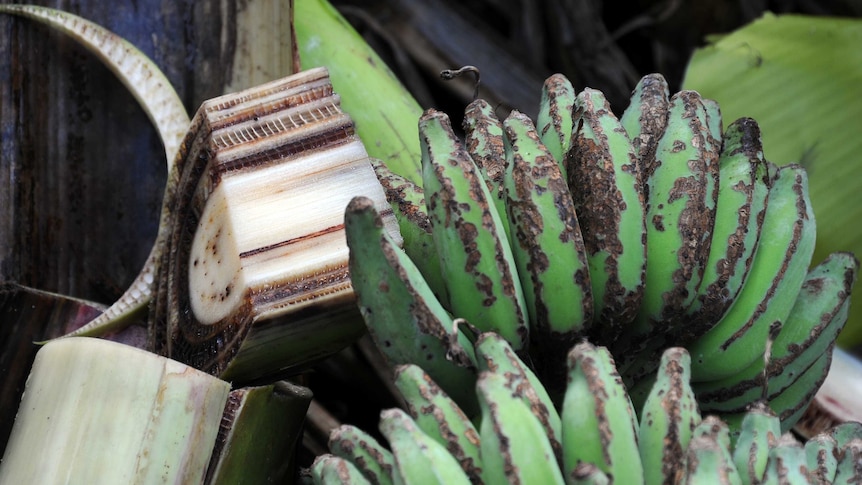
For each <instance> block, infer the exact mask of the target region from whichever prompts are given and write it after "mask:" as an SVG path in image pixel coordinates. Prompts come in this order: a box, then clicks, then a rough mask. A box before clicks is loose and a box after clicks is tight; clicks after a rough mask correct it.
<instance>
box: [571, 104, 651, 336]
mask: <svg viewBox="0 0 862 485" xmlns="http://www.w3.org/2000/svg"><path fill="white" fill-rule="evenodd" d="M575 107H576V110H575V112H574V113H573V117H574V125H575V133H574V135H573V136H572V140H571V146H570V147H569V150H568V152H566V156H565V162H564V165H565V167H566V173H567V177H568V184H569V190H570V191H571V194H572V199H573V202H574V207H575V211H576V212H577V217H578V222H579V223H580V229H581V234H582V235H583V239H584V246H585V249H586V253H587V260H588V263H589V274H590V282H591V286H592V291H593V304H594V307H595V309H594V311H593V321H594V322H593V327H592V330H591V338H592V339H593V340H594V341H597V342H613V341H615V340H616V338H617V336H619V335H620V334H622V333H623V332H627V327H628V325H629V323H630V322H631V321H633V320H634V318H635V317H636V315H637V312H638V309H639V308H640V306H641V300H642V297H643V294H644V279H645V277H646V274H645V270H646V236H645V234H646V228H645V225H644V224H645V222H644V193H643V188H642V187H643V179H642V177H641V172H640V169H639V168H638V159H637V157H636V154H635V151H634V148H633V146H632V144H631V142H630V140H629V138H628V135H627V134H626V132H625V130H624V129H623V127H622V125H621V124H620V122H619V120H617V118H616V116H614V114H613V112H611V109H610V105H609V104H608V102H607V100H605V97H604V95H602V93H601V92H600V91H596V90H594V89H585V90H584V91H583V92H582V93H580V94H579V95H578V98H577V103H576V105H575Z"/></svg>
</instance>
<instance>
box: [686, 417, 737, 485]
mask: <svg viewBox="0 0 862 485" xmlns="http://www.w3.org/2000/svg"><path fill="white" fill-rule="evenodd" d="M729 448H730V434H729V430H728V428H727V425H726V424H725V423H724V422H723V421H721V420H720V419H718V418H717V417H715V416H707V417H705V418H704V419H703V421H701V423H700V424H699V425H698V426H697V428H695V430H694V432H693V434H692V438H691V441H690V442H689V444H688V448H687V449H686V451H685V455H684V457H683V464H682V474H681V475H682V477H681V479H680V480H677V483H683V484H690V485H694V484H704V485H706V484H722V485H737V484H739V485H741V484H742V477H740V475H739V471H738V470H737V469H736V466H735V465H734V463H733V458H732V457H731V456H730V450H729Z"/></svg>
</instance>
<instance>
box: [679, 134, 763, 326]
mask: <svg viewBox="0 0 862 485" xmlns="http://www.w3.org/2000/svg"><path fill="white" fill-rule="evenodd" d="M718 164H719V183H718V201H717V202H716V216H715V226H714V227H713V232H712V242H711V243H710V251H709V260H708V261H707V263H706V267H705V268H704V274H703V281H702V283H701V286H700V289H699V290H698V292H697V296H696V297H695V299H694V301H693V302H692V304H691V306H690V307H689V308H688V309H687V310H686V314H687V315H688V317H687V318H688V319H689V321H688V323H686V324H685V325H684V326H683V327H681V330H682V331H683V333H684V334H683V335H681V336H680V339H681V341H682V342H686V341H689V340H692V339H693V338H695V337H697V336H699V335H702V334H703V333H704V332H705V331H707V330H709V329H710V328H711V326H712V325H713V324H715V322H717V321H718V320H720V319H721V317H722V316H723V315H724V314H725V313H726V312H727V309H728V308H729V307H730V305H731V304H732V303H733V301H734V300H735V299H736V296H737V294H738V293H739V291H740V289H742V285H743V283H744V282H745V278H746V277H747V276H748V272H749V270H750V268H751V263H752V261H753V260H754V252H755V249H756V248H757V244H758V242H759V240H760V229H761V227H762V224H763V218H764V216H765V215H766V203H767V195H768V192H769V184H770V180H769V176H768V173H767V165H766V163H765V162H764V160H763V147H762V145H761V140H760V128H758V126H757V123H756V122H755V121H754V120H752V119H750V118H740V119H738V120H736V121H734V122H733V123H731V125H730V126H729V127H728V128H727V131H726V132H725V134H724V146H723V150H722V153H721V156H720V157H719V161H718Z"/></svg>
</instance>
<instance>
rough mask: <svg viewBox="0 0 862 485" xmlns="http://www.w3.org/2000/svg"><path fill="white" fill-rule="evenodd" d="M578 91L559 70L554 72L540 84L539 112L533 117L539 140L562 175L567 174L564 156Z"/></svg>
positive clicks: (572, 130) (571, 130)
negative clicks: (557, 165)
mask: <svg viewBox="0 0 862 485" xmlns="http://www.w3.org/2000/svg"><path fill="white" fill-rule="evenodd" d="M577 96H578V93H577V91H575V87H574V86H572V82H571V81H569V79H568V78H567V77H566V76H564V75H562V74H553V75H552V76H550V77H549V78H547V79H545V82H544V84H542V100H541V102H540V103H539V115H538V117H537V118H536V129H537V130H538V132H539V136H540V137H541V139H542V143H544V145H545V146H546V147H548V151H549V152H551V155H552V156H553V157H554V160H556V161H557V163H558V164H559V165H560V170H561V171H562V173H563V177H565V176H566V173H565V167H564V166H563V163H562V162H563V157H564V156H565V154H566V152H567V151H568V150H569V145H570V144H571V140H572V133H573V132H574V129H575V127H574V125H573V120H572V112H573V111H574V110H575V109H574V108H575V103H576V99H577Z"/></svg>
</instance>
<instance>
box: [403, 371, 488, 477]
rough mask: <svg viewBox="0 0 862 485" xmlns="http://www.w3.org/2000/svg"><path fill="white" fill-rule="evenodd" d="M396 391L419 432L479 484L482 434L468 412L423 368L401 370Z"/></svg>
mask: <svg viewBox="0 0 862 485" xmlns="http://www.w3.org/2000/svg"><path fill="white" fill-rule="evenodd" d="M395 387H397V388H398V390H399V391H401V395H402V396H403V397H404V401H405V402H406V404H407V412H408V413H410V415H411V416H412V417H413V420H414V421H415V422H416V425H417V426H419V429H421V430H422V431H423V432H424V433H425V434H426V435H428V436H430V437H431V438H433V439H434V440H436V441H437V442H438V443H440V444H442V445H443V446H445V447H446V449H447V450H449V453H450V454H451V455H452V456H453V457H455V459H456V460H458V463H459V464H460V465H461V468H462V469H463V470H464V473H466V474H467V477H469V478H470V481H472V482H473V483H477V482H478V481H479V480H480V479H481V476H482V459H481V454H480V451H479V432H478V431H477V430H476V428H475V427H474V426H473V423H471V422H470V419H469V418H468V417H467V415H466V414H464V411H462V410H461V408H460V407H458V405H457V404H456V403H455V401H453V400H452V399H450V398H449V396H448V395H446V393H445V392H444V391H443V390H442V389H440V387H439V386H438V385H437V383H435V382H434V381H433V380H432V379H431V377H430V376H428V374H426V373H425V372H424V371H423V370H422V369H421V368H420V367H419V366H416V365H412V364H411V365H400V366H397V367H396V368H395Z"/></svg>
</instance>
